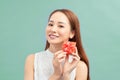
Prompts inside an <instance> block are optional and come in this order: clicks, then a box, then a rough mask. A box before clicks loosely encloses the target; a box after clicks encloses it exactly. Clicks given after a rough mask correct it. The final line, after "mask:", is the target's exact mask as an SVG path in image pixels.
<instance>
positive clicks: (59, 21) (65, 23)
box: [49, 20, 66, 24]
mask: <svg viewBox="0 0 120 80" xmlns="http://www.w3.org/2000/svg"><path fill="white" fill-rule="evenodd" d="M49 22H54V21H53V20H49ZM58 23H59V24H66V23H65V22H61V21H59V22H58Z"/></svg>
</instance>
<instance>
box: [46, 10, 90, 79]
mask: <svg viewBox="0 0 120 80" xmlns="http://www.w3.org/2000/svg"><path fill="white" fill-rule="evenodd" d="M55 12H62V13H64V14H65V15H66V16H67V18H68V20H69V22H70V25H71V30H74V32H75V35H74V37H73V38H72V39H69V41H74V42H76V46H77V49H78V55H79V56H80V59H81V60H82V61H84V62H85V63H86V65H87V67H88V75H87V80H90V74H89V61H88V58H87V56H86V53H85V51H84V49H83V46H82V41H81V36H80V24H79V20H78V18H77V16H76V15H75V14H74V13H73V12H72V11H70V10H68V9H57V10H54V11H53V12H52V13H51V14H50V16H49V19H50V17H51V16H52V14H54V13H55ZM49 19H48V20H49ZM49 46H50V44H49V43H48V41H46V47H45V50H46V49H48V48H49Z"/></svg>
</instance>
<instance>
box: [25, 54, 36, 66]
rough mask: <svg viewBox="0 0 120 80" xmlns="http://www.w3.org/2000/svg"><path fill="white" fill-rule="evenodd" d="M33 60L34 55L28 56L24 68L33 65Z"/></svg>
mask: <svg viewBox="0 0 120 80" xmlns="http://www.w3.org/2000/svg"><path fill="white" fill-rule="evenodd" d="M34 58H35V54H29V55H28V56H27V57H26V61H25V66H26V67H28V66H30V65H33V64H34Z"/></svg>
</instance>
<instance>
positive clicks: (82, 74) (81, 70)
mask: <svg viewBox="0 0 120 80" xmlns="http://www.w3.org/2000/svg"><path fill="white" fill-rule="evenodd" d="M76 69H77V70H76V78H77V79H79V78H80V79H81V80H86V79H87V75H88V74H87V73H88V67H87V65H86V63H85V62H84V61H81V60H80V61H79V63H78V65H77V68H76Z"/></svg>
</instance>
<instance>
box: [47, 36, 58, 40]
mask: <svg viewBox="0 0 120 80" xmlns="http://www.w3.org/2000/svg"><path fill="white" fill-rule="evenodd" d="M49 37H50V38H51V39H55V38H57V37H58V36H55V35H49Z"/></svg>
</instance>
